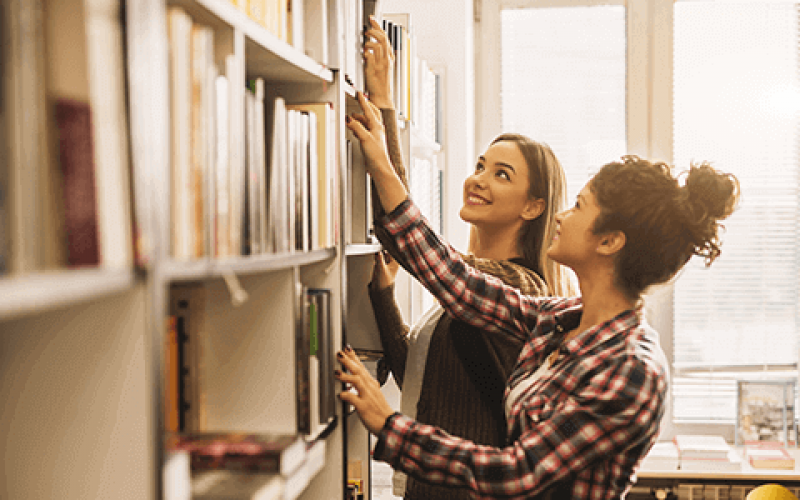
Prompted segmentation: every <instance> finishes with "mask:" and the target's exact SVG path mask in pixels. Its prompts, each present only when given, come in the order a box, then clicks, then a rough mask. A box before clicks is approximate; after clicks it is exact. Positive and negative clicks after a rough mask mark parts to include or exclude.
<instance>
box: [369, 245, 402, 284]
mask: <svg viewBox="0 0 800 500" xmlns="http://www.w3.org/2000/svg"><path fill="white" fill-rule="evenodd" d="M399 270H400V264H399V263H398V262H397V261H396V260H394V258H392V256H391V255H389V252H387V251H386V250H383V251H380V252H378V253H376V254H375V267H374V268H373V269H372V282H373V283H374V284H375V287H377V289H378V290H385V289H387V288H389V287H390V286H392V285H394V282H395V280H396V279H397V272H398V271H399Z"/></svg>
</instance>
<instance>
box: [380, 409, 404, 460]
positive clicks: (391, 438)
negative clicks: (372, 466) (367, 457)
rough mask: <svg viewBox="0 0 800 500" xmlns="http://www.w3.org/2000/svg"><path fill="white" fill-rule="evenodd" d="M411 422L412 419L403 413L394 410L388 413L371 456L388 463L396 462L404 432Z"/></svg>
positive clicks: (401, 451)
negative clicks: (390, 413)
mask: <svg viewBox="0 0 800 500" xmlns="http://www.w3.org/2000/svg"><path fill="white" fill-rule="evenodd" d="M413 424H414V419H412V418H409V417H407V416H405V415H403V414H400V413H397V412H395V413H393V414H392V415H390V416H389V418H387V419H386V423H384V424H383V429H381V431H380V432H379V433H378V436H377V437H378V442H377V443H376V444H375V448H374V449H373V451H372V458H373V459H375V460H380V461H381V462H386V463H388V464H390V465H392V464H396V463H398V461H399V460H400V457H401V456H402V454H403V448H404V445H405V439H404V434H405V432H407V431H408V429H409V428H410V427H411V426H412V425H413Z"/></svg>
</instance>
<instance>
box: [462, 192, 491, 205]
mask: <svg viewBox="0 0 800 500" xmlns="http://www.w3.org/2000/svg"><path fill="white" fill-rule="evenodd" d="M467 204H468V205H488V204H489V201H488V200H486V199H484V198H481V197H480V196H476V195H474V194H471V195H469V196H467Z"/></svg>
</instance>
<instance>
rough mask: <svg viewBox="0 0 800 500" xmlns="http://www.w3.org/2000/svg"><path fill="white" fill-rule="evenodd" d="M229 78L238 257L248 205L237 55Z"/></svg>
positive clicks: (233, 234) (229, 63)
mask: <svg viewBox="0 0 800 500" xmlns="http://www.w3.org/2000/svg"><path fill="white" fill-rule="evenodd" d="M225 75H226V76H227V77H228V98H229V99H230V101H229V103H228V119H229V122H228V146H229V148H228V162H229V163H228V176H229V189H230V192H229V200H230V203H229V213H230V225H229V230H230V249H231V254H232V255H234V256H238V255H241V253H242V227H243V219H244V208H245V206H244V204H245V192H246V191H245V189H246V186H245V176H246V167H245V143H244V135H245V130H244V126H245V116H244V92H245V88H246V87H245V81H244V68H243V67H242V61H241V59H240V58H239V57H237V56H236V55H235V54H229V55H228V56H226V57H225Z"/></svg>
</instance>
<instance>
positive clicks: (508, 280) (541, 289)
mask: <svg viewBox="0 0 800 500" xmlns="http://www.w3.org/2000/svg"><path fill="white" fill-rule="evenodd" d="M464 260H465V261H466V263H467V264H469V265H471V266H472V267H474V268H476V269H478V270H480V271H483V272H484V273H487V274H491V275H492V276H495V277H497V278H499V279H500V280H501V281H503V283H505V284H506V285H509V286H513V287H514V288H517V289H519V291H520V292H521V293H522V294H523V295H532V296H544V295H548V294H549V291H548V289H547V284H546V283H545V282H544V280H543V279H542V277H541V276H539V274H538V273H536V271H533V270H532V269H529V268H527V267H525V266H523V265H521V264H517V263H514V262H511V261H509V260H494V259H481V258H477V257H474V256H471V255H465V256H464Z"/></svg>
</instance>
